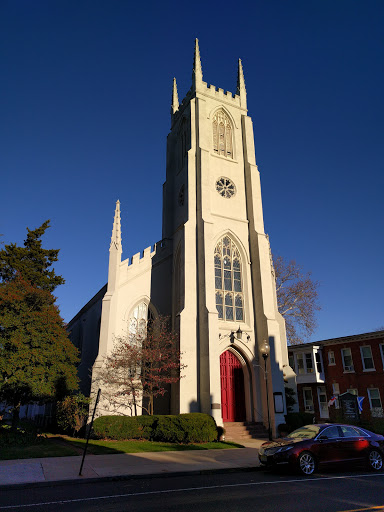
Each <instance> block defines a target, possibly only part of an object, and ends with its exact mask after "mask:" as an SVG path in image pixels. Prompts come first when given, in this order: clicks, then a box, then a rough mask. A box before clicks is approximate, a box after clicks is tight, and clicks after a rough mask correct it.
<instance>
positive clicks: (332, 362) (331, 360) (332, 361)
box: [328, 350, 336, 366]
mask: <svg viewBox="0 0 384 512" xmlns="http://www.w3.org/2000/svg"><path fill="white" fill-rule="evenodd" d="M335 364H336V361H335V353H334V351H333V350H329V351H328V366H335Z"/></svg>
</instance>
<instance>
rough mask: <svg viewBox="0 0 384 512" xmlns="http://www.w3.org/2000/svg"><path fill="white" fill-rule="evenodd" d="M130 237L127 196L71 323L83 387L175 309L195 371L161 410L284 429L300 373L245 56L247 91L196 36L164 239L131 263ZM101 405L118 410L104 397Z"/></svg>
mask: <svg viewBox="0 0 384 512" xmlns="http://www.w3.org/2000/svg"><path fill="white" fill-rule="evenodd" d="M143 193H144V191H143ZM122 208H124V205H122ZM122 233H123V234H124V226H121V220H120V203H119V201H117V203H116V209H115V216H114V221H113V229H112V239H111V244H110V248H109V270H108V283H107V284H106V286H105V287H103V288H102V289H101V290H100V291H99V292H98V293H97V294H96V295H95V297H93V299H91V300H90V301H89V302H88V304H87V305H86V306H84V308H83V309H82V310H81V311H80V312H79V313H78V314H77V315H76V316H75V317H74V318H73V319H72V320H71V322H70V323H69V325H68V329H69V331H70V332H71V339H72V341H73V343H74V344H75V345H76V346H77V347H78V348H79V350H80V352H81V364H80V367H79V376H80V378H81V386H82V391H83V392H84V393H87V394H89V393H90V392H91V391H92V392H93V391H94V389H95V384H94V383H92V379H94V377H95V375H96V374H97V369H98V368H99V367H100V366H101V365H102V363H103V360H104V357H105V355H106V354H108V353H109V352H110V351H111V350H112V348H113V345H114V340H115V338H116V336H120V335H122V334H123V333H124V332H125V333H126V332H127V331H128V332H130V333H133V334H134V333H135V329H138V328H139V326H140V325H142V324H143V323H144V324H145V323H146V322H147V321H148V319H150V318H153V317H156V316H157V315H164V316H170V317H171V319H172V326H173V328H174V329H175V330H176V331H177V332H178V333H179V339H180V351H181V353H182V362H183V364H185V365H186V367H185V369H184V370H183V371H182V374H183V378H182V379H181V380H180V382H179V383H178V384H177V385H173V386H172V389H171V390H170V392H169V393H168V394H167V395H166V396H165V397H164V398H162V399H161V400H160V402H159V403H158V405H156V404H155V413H160V414H161V413H165V414H167V413H168V414H178V413H187V412H204V413H208V414H210V415H212V416H213V417H214V418H215V420H216V422H217V424H218V425H223V423H225V422H233V421H244V422H262V423H264V425H265V426H266V427H268V424H269V423H270V425H271V428H272V432H275V431H276V427H277V425H279V424H280V423H284V421H285V420H284V414H285V413H286V406H285V395H284V380H287V379H290V378H293V377H292V376H293V372H292V370H291V369H290V367H289V365H288V354H287V343H286V336H285V323H284V319H283V318H282V316H281V315H280V314H279V312H278V310H277V301H276V286H275V278H274V269H273V263H272V258H271V250H270V245H269V239H268V235H266V234H265V232H264V222H263V209H262V201H261V188H260V174H259V171H258V168H257V166H256V159H255V147H254V136H253V127H252V120H251V118H250V117H249V116H248V113H247V93H246V88H245V81H244V74H243V68H242V63H241V61H240V60H239V62H238V76H237V90H236V94H232V93H230V92H224V90H223V89H220V88H217V87H215V86H214V85H207V83H206V82H204V81H203V72H202V65H201V60H200V51H199V45H198V41H197V40H196V43H195V54H194V63H193V74H192V86H191V88H190V90H189V91H188V92H187V94H186V96H185V98H184V99H183V100H182V101H181V102H179V99H178V91H177V85H176V79H174V81H173V93H172V107H171V129H170V133H169V135H168V138H167V160H166V180H165V183H164V186H163V228H162V239H161V241H160V242H158V243H156V244H155V245H154V246H153V247H148V248H147V249H145V250H144V252H143V253H137V254H135V255H134V256H133V257H132V259H124V260H122ZM268 349H269V352H268ZM263 354H264V356H263ZM102 391H103V390H102ZM98 409H99V410H98V415H101V414H107V413H109V414H111V413H112V412H111V411H108V404H106V403H105V401H104V402H103V400H101V402H100V405H99V408H98ZM116 413H117V414H130V412H129V410H126V411H124V410H121V411H114V412H113V414H116Z"/></svg>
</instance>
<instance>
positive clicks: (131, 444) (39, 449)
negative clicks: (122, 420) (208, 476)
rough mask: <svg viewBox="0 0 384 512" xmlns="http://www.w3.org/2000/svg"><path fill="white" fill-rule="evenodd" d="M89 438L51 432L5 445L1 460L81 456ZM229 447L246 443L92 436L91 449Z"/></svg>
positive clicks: (90, 451) (105, 451) (0, 450)
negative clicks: (184, 442) (182, 442)
mask: <svg viewBox="0 0 384 512" xmlns="http://www.w3.org/2000/svg"><path fill="white" fill-rule="evenodd" d="M85 442H86V441H85V439H77V438H73V437H68V436H57V435H51V434H48V435H47V436H46V438H45V439H42V440H41V441H40V442H39V443H36V444H30V445H9V444H8V445H5V446H4V445H1V446H0V460H10V459H33V458H40V457H66V456H70V455H77V456H81V455H82V453H83V449H84V446H85ZM228 448H242V446H241V445H239V444H236V443H225V442H217V443H204V444H189V445H180V444H173V443H160V442H151V441H101V440H90V441H89V444H88V449H87V453H88V454H93V455H103V454H113V453H140V452H165V451H185V450H211V449H228Z"/></svg>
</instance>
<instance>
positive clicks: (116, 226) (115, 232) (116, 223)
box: [109, 200, 122, 251]
mask: <svg viewBox="0 0 384 512" xmlns="http://www.w3.org/2000/svg"><path fill="white" fill-rule="evenodd" d="M112 248H114V249H117V250H120V251H121V250H122V245H121V221H120V201H119V200H117V201H116V209H115V218H114V219H113V228H112V237H111V245H110V247H109V250H111V249H112Z"/></svg>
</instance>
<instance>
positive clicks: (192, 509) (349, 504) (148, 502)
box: [0, 471, 384, 512]
mask: <svg viewBox="0 0 384 512" xmlns="http://www.w3.org/2000/svg"><path fill="white" fill-rule="evenodd" d="M12 510H13V511H20V512H22V511H27V510H28V511H30V512H37V511H44V512H58V511H60V512H67V511H68V512H69V511H70V512H76V511H82V512H88V511H89V512H91V511H92V512H99V511H103V512H109V511H111V512H112V511H116V512H121V511H125V510H127V511H128V510H129V512H147V511H148V512H150V511H155V510H156V511H158V510H161V511H162V512H176V511H177V512H180V511H184V510H187V511H188V512H203V511H204V512H211V511H212V512H216V511H217V512H227V511H228V512H229V511H230V512H243V511H244V512H249V511H253V510H255V511H256V510H257V511H263V512H269V511H271V512H272V511H273V512H276V511H278V512H280V511H281V512H290V511H297V510H301V511H314V512H331V511H332V512H336V511H340V512H341V511H343V512H345V511H354V512H360V511H374V512H380V511H384V472H381V473H366V472H364V471H362V472H359V471H354V472H344V473H335V472H332V473H330V472H328V473H318V474H317V475H314V476H313V477H310V478H306V477H298V476H295V475H290V474H289V473H280V474H273V473H269V472H263V471H254V472H246V473H229V474H228V473H227V474H217V475H197V476H192V475H190V476H186V477H175V478H153V479H145V478H143V479H135V480H127V481H118V482H95V483H88V484H86V483H84V484H76V485H67V484H66V485H63V484H62V485H55V486H51V487H35V488H29V489H13V490H4V489H2V490H1V494H0V512H2V511H12Z"/></svg>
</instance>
